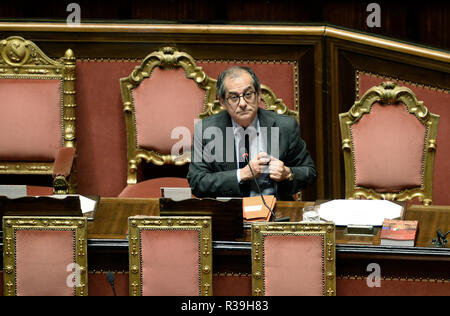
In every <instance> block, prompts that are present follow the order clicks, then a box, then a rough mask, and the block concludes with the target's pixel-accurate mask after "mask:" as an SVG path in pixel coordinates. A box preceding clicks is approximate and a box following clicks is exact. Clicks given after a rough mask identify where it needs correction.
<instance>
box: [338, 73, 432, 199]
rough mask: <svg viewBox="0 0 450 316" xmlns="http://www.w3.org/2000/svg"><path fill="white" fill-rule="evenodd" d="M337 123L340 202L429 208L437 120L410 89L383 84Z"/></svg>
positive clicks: (362, 99) (369, 92)
mask: <svg viewBox="0 0 450 316" xmlns="http://www.w3.org/2000/svg"><path fill="white" fill-rule="evenodd" d="M339 120H340V125H341V136H342V149H343V152H344V163H345V182H346V194H345V195H346V198H348V199H360V198H364V199H386V200H397V201H407V200H411V199H414V198H418V199H419V200H420V201H422V203H423V204H425V205H429V204H431V203H432V198H433V188H432V185H433V167H434V156H435V152H436V146H437V143H436V135H437V129H438V121H439V116H438V115H435V114H432V113H430V112H429V111H428V109H427V108H426V107H425V106H424V104H423V102H421V101H418V100H417V98H416V96H415V95H414V93H413V92H412V91H411V90H410V89H408V88H406V87H401V86H398V85H397V84H395V83H393V82H384V83H382V84H380V85H379V86H376V87H373V88H371V89H369V90H368V91H367V92H366V93H365V94H364V96H363V97H362V98H361V100H359V101H357V102H355V104H354V105H353V106H352V108H351V109H350V111H349V112H347V113H341V114H340V115H339Z"/></svg>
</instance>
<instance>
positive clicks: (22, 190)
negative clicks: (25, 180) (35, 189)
mask: <svg viewBox="0 0 450 316" xmlns="http://www.w3.org/2000/svg"><path fill="white" fill-rule="evenodd" d="M0 195H3V196H6V197H8V198H10V199H17V198H21V197H24V196H27V186H26V185H3V184H2V185H0Z"/></svg>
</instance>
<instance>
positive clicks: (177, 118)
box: [119, 47, 215, 198]
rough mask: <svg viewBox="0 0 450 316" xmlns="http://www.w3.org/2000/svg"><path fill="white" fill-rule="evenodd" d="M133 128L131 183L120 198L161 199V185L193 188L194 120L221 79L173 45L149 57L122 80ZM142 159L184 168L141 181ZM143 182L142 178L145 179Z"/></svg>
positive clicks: (128, 121)
mask: <svg viewBox="0 0 450 316" xmlns="http://www.w3.org/2000/svg"><path fill="white" fill-rule="evenodd" d="M120 84H121V88H122V99H123V105H124V112H125V122H126V128H127V147H128V177H127V187H126V188H125V189H124V190H123V191H122V192H121V193H120V195H119V196H120V197H140V198H147V197H159V196H160V187H189V183H188V181H187V179H186V175H187V169H186V170H185V171H184V173H185V174H183V169H182V167H181V166H187V164H188V163H189V162H190V151H191V147H190V146H191V141H192V135H193V134H192V133H193V129H194V120H196V119H198V116H199V114H200V113H202V112H203V111H204V109H205V107H206V104H207V103H212V102H213V101H214V99H215V82H214V81H213V80H210V79H209V78H208V76H206V75H205V73H204V72H203V71H202V69H201V68H200V67H197V66H196V64H195V62H194V60H193V58H192V57H191V56H189V55H188V54H186V53H184V52H180V51H178V50H177V49H175V48H172V47H165V48H163V49H161V50H159V51H156V52H153V53H151V54H150V55H148V56H147V57H146V58H145V59H144V60H143V62H142V64H141V65H140V66H138V67H136V68H135V70H134V71H133V72H132V73H131V74H130V76H129V77H127V78H122V79H121V81H120ZM142 161H145V162H150V163H152V164H153V165H154V166H163V165H175V166H179V167H180V168H177V169H178V170H180V171H179V172H178V171H177V172H178V173H177V172H176V174H175V175H173V176H172V177H167V176H166V175H165V174H162V176H161V175H159V176H158V177H156V176H154V175H150V176H149V178H150V179H146V178H145V176H144V177H143V179H138V166H139V165H140V164H141V162H142ZM141 180H142V181H141Z"/></svg>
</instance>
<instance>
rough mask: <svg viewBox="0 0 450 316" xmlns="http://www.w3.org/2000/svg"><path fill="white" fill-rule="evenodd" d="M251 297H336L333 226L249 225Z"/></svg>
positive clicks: (294, 224) (305, 224) (307, 224)
mask: <svg viewBox="0 0 450 316" xmlns="http://www.w3.org/2000/svg"><path fill="white" fill-rule="evenodd" d="M252 291H253V295H254V296H334V295H336V245H335V226H334V224H333V223H254V224H252Z"/></svg>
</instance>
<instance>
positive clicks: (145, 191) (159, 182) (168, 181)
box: [119, 177, 189, 198]
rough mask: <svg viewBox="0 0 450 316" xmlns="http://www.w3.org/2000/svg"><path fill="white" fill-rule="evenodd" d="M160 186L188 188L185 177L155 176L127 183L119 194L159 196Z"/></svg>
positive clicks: (132, 196) (125, 196)
mask: <svg viewBox="0 0 450 316" xmlns="http://www.w3.org/2000/svg"><path fill="white" fill-rule="evenodd" d="M162 187H177V188H180V187H181V188H189V182H188V181H187V179H186V178H169V177H167V178H157V179H150V180H146V181H142V182H139V183H137V184H130V185H128V186H127V187H126V188H125V189H124V190H123V191H122V192H121V193H120V194H119V197H123V198H159V197H161V188H162Z"/></svg>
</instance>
